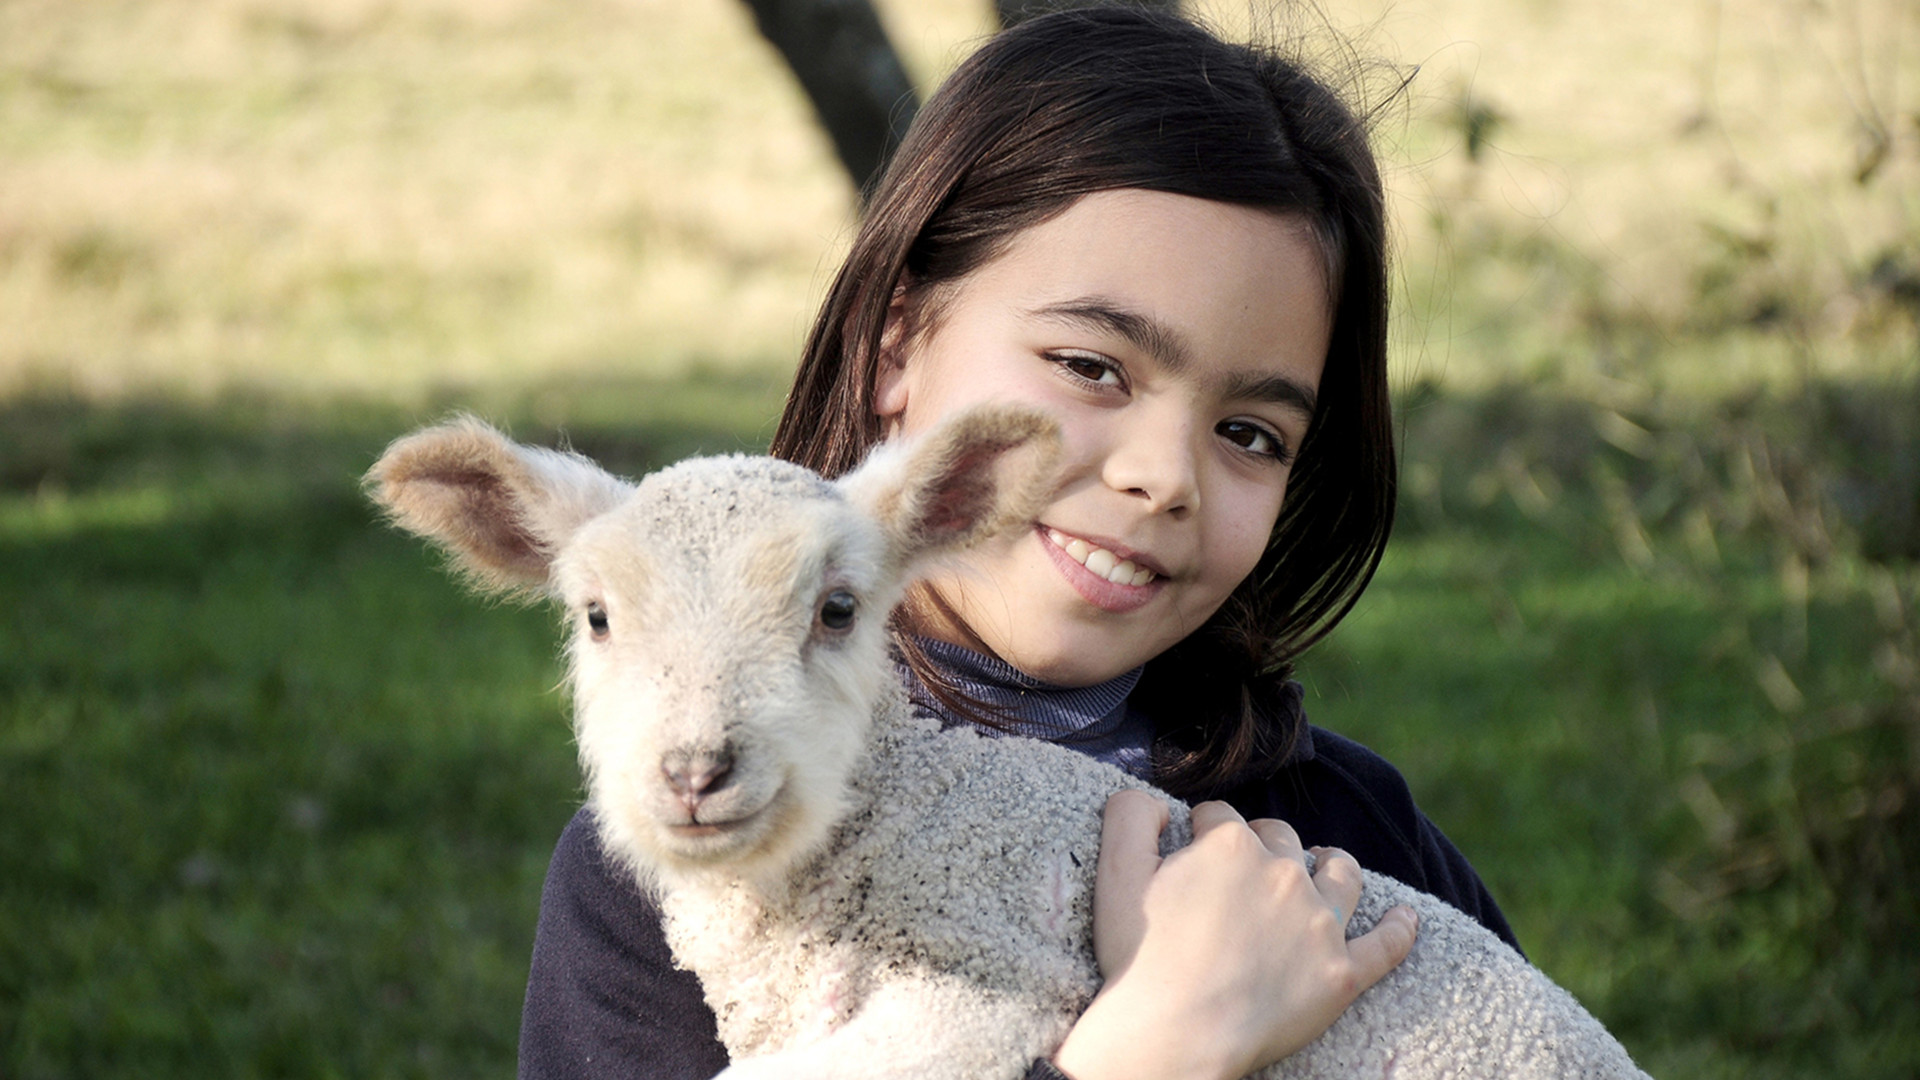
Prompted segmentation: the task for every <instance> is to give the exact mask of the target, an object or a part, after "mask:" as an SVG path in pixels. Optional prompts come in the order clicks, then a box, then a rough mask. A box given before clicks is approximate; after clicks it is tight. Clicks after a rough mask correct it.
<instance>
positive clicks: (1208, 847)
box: [1054, 791, 1415, 1080]
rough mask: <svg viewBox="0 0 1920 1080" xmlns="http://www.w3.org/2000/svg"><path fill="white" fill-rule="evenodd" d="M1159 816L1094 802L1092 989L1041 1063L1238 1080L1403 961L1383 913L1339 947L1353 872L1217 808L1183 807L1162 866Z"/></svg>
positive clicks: (1089, 1075)
mask: <svg viewBox="0 0 1920 1080" xmlns="http://www.w3.org/2000/svg"><path fill="white" fill-rule="evenodd" d="M1166 824H1167V808H1166V806H1165V805H1164V804H1163V803H1161V802H1160V801H1159V800H1158V799H1157V798H1155V797H1153V796H1151V795H1148V794H1146V793H1145V792H1140V791H1122V792H1119V793H1118V794H1116V795H1114V796H1113V797H1112V798H1111V799H1109V800H1107V808H1106V817H1105V823H1104V825H1103V828H1102V832H1101V836H1100V864H1099V869H1098V871H1097V872H1096V875H1095V878H1094V893H1093V940H1094V953H1095V955H1096V958H1097V959H1098V960H1099V963H1100V973H1101V975H1102V976H1103V977H1104V978H1105V980H1106V984H1105V986H1104V987H1103V988H1102V989H1101V991H1100V993H1099V994H1098V995H1097V996H1096V997H1095V998H1094V999H1093V1003H1092V1004H1091V1005H1089V1006H1088V1007H1087V1011H1086V1013H1085V1014H1083V1015H1082V1016H1081V1018H1080V1020H1079V1021H1078V1022H1077V1023H1076V1024H1075V1025H1074V1027H1073V1030H1072V1031H1070V1032H1068V1034H1067V1038H1066V1041H1065V1042H1064V1043H1062V1044H1061V1046H1060V1049H1059V1051H1058V1052H1057V1053H1056V1054H1055V1055H1054V1064H1055V1066H1056V1067H1057V1068H1059V1069H1060V1071H1062V1072H1064V1073H1066V1074H1067V1075H1068V1076H1070V1077H1072V1078H1073V1080H1134V1078H1140V1080H1147V1078H1153V1080H1172V1078H1186V1077H1195V1078H1205V1080H1238V1078H1240V1077H1243V1076H1246V1075H1247V1074H1248V1073H1251V1072H1253V1071H1255V1070H1256V1069H1260V1068H1262V1067H1264V1066H1266V1065H1269V1064H1271V1063H1273V1062H1275V1061H1278V1060H1280V1059H1281V1058H1283V1057H1286V1056H1287V1055H1288V1054H1291V1053H1293V1052H1294V1051H1296V1050H1299V1049H1300V1048H1301V1047H1303V1046H1305V1045H1307V1044H1308V1043H1309V1042H1312V1041H1313V1040H1314V1039H1315V1038H1317V1037H1319V1035H1320V1033H1321V1032H1323V1031H1325V1030H1326V1029H1327V1028H1328V1027H1330V1026H1332V1024H1333V1022H1334V1020H1336V1019H1338V1018H1339V1016H1340V1014H1341V1013H1342V1012H1343V1011H1345V1010H1346V1007H1347V1006H1348V1005H1349V1004H1351V1003H1352V1001H1353V999H1354V998H1356V997H1358V996H1359V995H1360V992H1361V991H1363V990H1365V989H1366V988H1367V987H1369V986H1372V985H1373V984H1374V983H1376V982H1378V981H1379V980H1380V979H1381V977H1382V976H1384V975H1386V973H1387V972H1389V971H1391V970H1393V968H1394V967H1395V966H1397V965H1398V964H1399V963H1400V961H1402V960H1404V959H1406V956H1407V953H1408V951H1409V950H1411V949H1412V948H1413V938H1414V930H1415V921H1414V914H1413V912H1412V911H1411V910H1410V909H1408V908H1404V907H1398V908H1394V909H1393V910H1392V911H1389V912H1388V913H1387V915H1386V917H1385V918H1383V919H1381V921H1380V924H1379V925H1378V926H1376V927H1374V928H1373V930H1371V931H1369V932H1368V933H1367V934H1365V935H1363V936H1361V937H1358V938H1355V939H1354V940H1353V941H1347V940H1346V936H1345V929H1346V920H1347V918H1348V917H1349V916H1351V915H1352V914H1353V905H1354V903H1355V902H1356V901H1357V900H1358V899H1359V898H1360V879H1361V874H1360V865H1359V864H1358V863H1356V862H1354V861H1353V858H1352V857H1351V856H1349V855H1347V854H1346V853H1345V852H1343V851H1340V850H1338V849H1334V848H1315V849H1314V854H1315V859H1316V864H1317V865H1316V866H1315V869H1314V872H1313V873H1312V874H1311V875H1309V874H1308V872H1307V866H1306V856H1305V853H1304V852H1303V851H1302V850H1301V847H1300V838H1299V836H1298V835H1296V834H1295V833H1294V831H1293V828H1292V827H1291V826H1289V825H1287V824H1286V823H1285V822H1282V821H1274V820H1271V819H1261V820H1258V821H1254V822H1252V823H1248V822H1247V821H1246V820H1245V819H1243V818H1241V816H1240V815H1239V814H1238V813H1236V812H1235V811H1234V810H1233V808H1232V807H1230V806H1228V805H1227V804H1225V803H1219V802H1210V803H1202V804H1200V805H1199V806H1196V807H1194V809H1193V844H1192V845H1191V846H1189V847H1186V848H1183V849H1181V850H1180V851H1176V852H1174V853H1173V854H1172V855H1169V856H1168V857H1167V858H1165V859H1161V858H1160V856H1159V836H1160V832H1161V830H1162V829H1164V828H1165V827H1166Z"/></svg>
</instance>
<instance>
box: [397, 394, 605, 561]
mask: <svg viewBox="0 0 1920 1080" xmlns="http://www.w3.org/2000/svg"><path fill="white" fill-rule="evenodd" d="M366 486H367V492H368V494H369V495H370V496H372V498H373V501H374V502H377V503H379V504H380V505H381V506H382V507H384V508H386V511H387V514H388V515H389V516H390V517H391V518H392V519H393V522H394V524H396V525H398V526H400V527H401V528H403V529H406V530H407V531H409V532H412V533H416V534H418V535H420V536H424V537H426V538H427V539H429V540H431V541H433V542H434V543H435V544H438V545H439V546H440V547H442V548H445V549H446V550H447V551H448V552H449V553H451V554H452V555H453V557H454V561H455V562H456V563H457V564H458V565H459V566H460V568H461V569H462V570H465V571H466V572H467V573H468V574H469V575H470V576H471V577H472V578H473V580H474V581H475V583H476V584H478V585H479V586H480V587H481V588H483V589H487V590H489V591H493V592H507V593H520V594H531V593H537V592H540V591H543V590H544V588H545V587H546V585H547V582H548V577H549V572H550V570H551V566H552V560H553V556H554V553H555V552H556V551H558V550H559V549H560V547H561V546H562V545H563V544H565V543H566V541H567V539H568V538H569V537H571V536H572V535H573V533H574V531H575V530H577V529H578V528H579V527H580V526H581V525H584V524H586V523H587V522H588V521H590V520H592V519H593V518H595V517H598V516H599V515H600V514H602V513H604V512H606V511H607V510H609V509H612V508H613V507H614V506H615V505H616V504H618V503H619V502H620V501H621V500H623V499H625V498H626V496H627V493H628V492H630V491H631V490H632V487H631V486H630V485H628V484H627V483H626V482H625V481H622V480H620V479H618V478H616V477H614V476H611V475H609V474H608V473H606V472H605V471H603V470H602V469H601V468H600V467H599V466H597V465H595V464H594V463H593V462H591V461H588V460H587V459H586V458H583V457H581V456H579V455H578V454H563V453H558V452H556V451H553V450H541V449H538V448H536V447H531V446H521V445H519V444H518V443H515V442H513V441H512V440H510V439H508V438H507V437H506V436H504V435H502V434H500V433H499V432H498V431H495V430H494V429H493V428H491V427H488V426H487V425H486V424H484V423H481V422H480V421H478V420H475V419H473V418H471V417H462V418H460V419H457V420H453V421H450V422H448V423H445V424H441V425H439V426H437V427H430V428H424V429H422V430H420V431H416V432H414V433H413V434H411V435H408V436H406V437H405V438H402V439H400V440H398V441H396V442H395V443H394V444H393V445H392V446H389V447H387V452H386V453H384V454H382V455H381V456H380V460H379V461H377V462H375V463H374V466H373V468H372V469H370V470H368V472H367V477H366Z"/></svg>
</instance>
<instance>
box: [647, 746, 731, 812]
mask: <svg viewBox="0 0 1920 1080" xmlns="http://www.w3.org/2000/svg"><path fill="white" fill-rule="evenodd" d="M660 773H661V775H662V776H665V777H666V779H667V786H668V787H670V788H672V789H673V793H674V794H675V795H678V796H680V801H681V802H683V803H686V804H687V812H688V813H689V814H691V813H693V812H694V811H695V810H697V809H699V808H700V803H701V802H702V801H704V800H705V799H706V798H707V796H709V795H712V794H713V793H714V792H716V791H719V790H721V789H722V788H724V787H726V786H727V780H728V779H729V778H730V777H731V776H732V774H733V754H732V752H731V751H727V750H722V751H720V752H719V753H714V754H688V755H685V756H680V755H675V756H673V757H669V758H668V759H667V760H665V761H663V762H661V763H660Z"/></svg>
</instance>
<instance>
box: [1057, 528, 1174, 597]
mask: <svg viewBox="0 0 1920 1080" xmlns="http://www.w3.org/2000/svg"><path fill="white" fill-rule="evenodd" d="M1043 528H1046V535H1047V539H1048V540H1051V541H1052V542H1053V546H1054V547H1057V548H1059V549H1060V550H1061V551H1064V552H1066V553H1067V557H1068V558H1071V559H1072V560H1073V561H1074V562H1077V563H1079V564H1080V565H1081V566H1084V567H1086V568H1087V569H1088V570H1090V571H1092V573H1093V574H1094V576H1096V577H1103V578H1106V579H1107V580H1108V581H1109V582H1112V583H1113V584H1115V585H1146V584H1149V583H1150V582H1152V581H1153V579H1154V578H1155V577H1158V576H1159V575H1157V574H1155V573H1154V572H1153V571H1151V570H1149V569H1147V568H1146V567H1144V566H1136V565H1134V564H1133V563H1132V562H1131V561H1129V560H1127V559H1123V558H1121V557H1120V556H1118V555H1115V554H1114V553H1113V552H1111V551H1108V550H1107V549H1106V548H1103V547H1096V546H1094V545H1092V544H1089V543H1088V542H1086V541H1085V540H1082V539H1080V538H1079V537H1077V536H1068V535H1067V534H1066V533H1063V532H1061V531H1060V530H1059V529H1055V528H1051V527H1046V526H1043Z"/></svg>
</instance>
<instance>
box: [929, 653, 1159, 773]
mask: <svg viewBox="0 0 1920 1080" xmlns="http://www.w3.org/2000/svg"><path fill="white" fill-rule="evenodd" d="M919 645H920V647H921V649H922V650H924V651H925V653H926V655H927V658H928V659H930V660H932V661H933V662H934V663H935V664H937V665H939V667H940V669H941V670H942V671H943V672H945V673H946V675H947V676H948V677H949V678H950V679H951V680H952V681H953V683H954V684H955V685H956V686H957V687H958V688H959V689H960V691H961V692H962V693H964V694H965V695H966V696H967V697H969V698H972V699H973V700H975V701H977V702H979V703H980V704H981V705H983V706H985V711H986V712H987V713H988V714H989V715H993V716H998V717H1003V718H1004V719H1003V721H1002V723H1003V724H1004V732H994V731H992V730H991V729H984V728H983V730H987V731H988V733H989V734H1001V733H1004V734H1011V735H1024V736H1026V737H1028V738H1032V739H1044V740H1046V741H1048V742H1054V743H1059V744H1060V745H1062V746H1065V747H1067V748H1068V749H1071V750H1078V751H1080V752H1081V753H1083V754H1086V755H1087V756H1088V757H1091V758H1094V759H1096V760H1099V761H1104V762H1106V763H1107V764H1109V765H1116V766H1118V767H1120V768H1121V769H1124V770H1126V771H1127V772H1129V773H1132V774H1133V775H1135V776H1137V777H1140V778H1142V779H1147V778H1149V777H1150V776H1151V775H1152V772H1153V761H1152V757H1153V723H1152V721H1150V720H1148V719H1147V717H1146V716H1145V715H1144V714H1142V713H1141V712H1140V711H1139V710H1137V709H1132V708H1129V707H1128V705H1127V695H1128V694H1131V693H1132V692H1133V688H1134V687H1135V686H1136V685H1138V684H1139V682H1140V673H1141V672H1142V671H1143V670H1145V668H1144V666H1143V667H1137V668H1134V669H1133V670H1131V671H1127V672H1122V673H1121V674H1119V675H1116V676H1115V677H1113V678H1111V679H1108V680H1107V681H1105V682H1101V683H1095V684H1094V685H1092V686H1055V685H1053V684H1052V683H1048V682H1044V681H1042V680H1040V679H1036V678H1034V677H1033V676H1031V675H1028V674H1027V673H1026V672H1023V671H1021V670H1019V669H1018V668H1015V667H1014V666H1013V665H1011V664H1009V663H1007V662H1006V661H1004V660H1001V659H1000V658H998V657H995V656H987V655H984V654H982V653H977V652H974V651H973V650H972V649H965V648H962V647H960V646H958V645H950V644H948V643H946V642H944V641H935V640H933V639H931V638H920V639H919ZM902 671H903V675H904V678H905V679H906V680H907V686H908V692H909V696H910V697H912V699H913V701H914V704H915V706H916V707H918V708H919V709H921V710H922V711H923V712H925V713H928V714H929V715H933V716H937V717H939V719H940V721H941V722H942V723H944V724H947V725H949V726H951V725H953V724H956V723H960V722H961V721H960V720H959V719H958V718H956V717H953V716H950V715H948V714H947V712H946V710H944V709H942V708H941V707H940V705H939V703H938V702H937V701H935V700H934V698H933V696H932V695H931V694H929V693H927V692H926V689H925V688H924V687H923V686H921V685H920V683H919V680H917V679H915V678H914V677H913V675H912V673H911V672H909V671H906V669H905V668H904V667H903V668H902Z"/></svg>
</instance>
